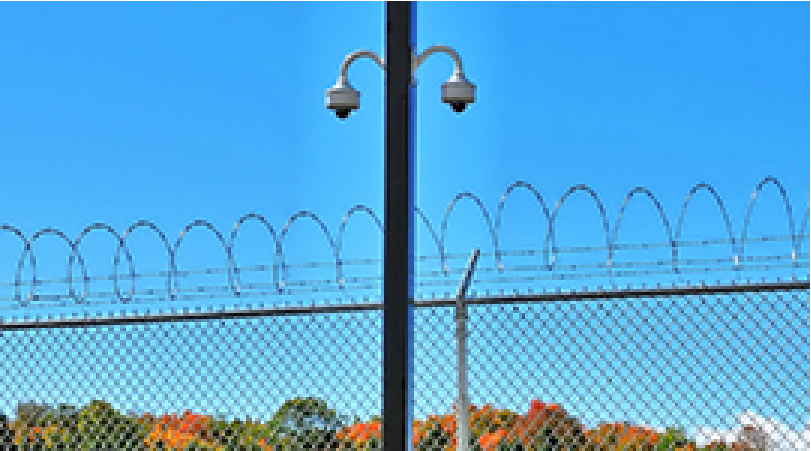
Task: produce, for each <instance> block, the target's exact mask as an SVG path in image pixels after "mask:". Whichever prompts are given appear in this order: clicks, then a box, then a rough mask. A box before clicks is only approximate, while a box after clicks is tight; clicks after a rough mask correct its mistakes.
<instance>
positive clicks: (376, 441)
mask: <svg viewBox="0 0 811 451" xmlns="http://www.w3.org/2000/svg"><path fill="white" fill-rule="evenodd" d="M382 437H383V423H381V422H380V421H379V420H377V421H371V422H369V423H357V424H354V425H352V426H349V427H346V428H343V429H341V430H340V431H338V439H340V440H345V441H349V442H351V443H353V444H354V445H355V447H357V449H362V450H368V449H375V448H380V447H381V446H380V445H382V443H383V440H382Z"/></svg>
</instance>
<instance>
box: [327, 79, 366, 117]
mask: <svg viewBox="0 0 811 451" xmlns="http://www.w3.org/2000/svg"><path fill="white" fill-rule="evenodd" d="M326 100H327V108H329V109H331V110H333V111H334V112H335V115H336V116H338V119H346V118H347V117H349V114H350V113H351V112H352V111H353V110H357V109H358V108H360V92H359V91H358V90H356V89H355V88H353V87H352V85H350V84H349V81H347V79H346V77H343V76H342V77H340V78H339V79H338V82H337V83H335V86H333V87H332V88H330V89H328V90H327V98H326Z"/></svg>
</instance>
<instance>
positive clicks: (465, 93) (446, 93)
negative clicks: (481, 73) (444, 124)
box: [442, 72, 476, 113]
mask: <svg viewBox="0 0 811 451" xmlns="http://www.w3.org/2000/svg"><path fill="white" fill-rule="evenodd" d="M442 101H443V102H444V103H448V104H450V106H451V108H453V111H455V112H457V113H461V112H463V111H465V109H466V108H467V106H468V105H469V104H471V103H473V102H475V101H476V85H474V84H473V83H471V82H470V81H469V80H468V79H467V78H465V74H463V73H461V72H456V73H454V74H453V76H452V77H451V78H450V79H449V80H448V81H447V82H445V83H443V84H442Z"/></svg>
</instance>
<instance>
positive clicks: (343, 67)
mask: <svg viewBox="0 0 811 451" xmlns="http://www.w3.org/2000/svg"><path fill="white" fill-rule="evenodd" d="M364 56H365V57H367V58H371V59H373V60H375V62H376V63H377V65H378V66H380V68H381V69H383V70H386V62H385V61H383V58H381V57H379V56H378V55H377V53H375V52H373V51H371V50H357V51H354V52H352V54H350V55H349V56H347V57H346V59H345V60H344V63H343V64H341V78H343V79H346V78H347V76H346V72H347V71H348V70H349V65H350V64H352V63H353V62H354V61H355V60H356V59H358V58H361V57H364Z"/></svg>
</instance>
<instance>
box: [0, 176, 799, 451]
mask: <svg viewBox="0 0 811 451" xmlns="http://www.w3.org/2000/svg"><path fill="white" fill-rule="evenodd" d="M762 185H763V184H762V183H761V185H760V186H759V187H758V189H760V188H761V187H762ZM693 191H696V190H695V189H694V190H693ZM692 194H693V192H691V195H692ZM567 195H568V193H567ZM629 198H630V196H629ZM503 200H504V199H503V198H502V202H501V203H500V204H499V215H498V216H497V217H496V222H495V227H494V228H493V230H494V231H495V232H496V239H495V240H494V244H493V249H492V252H491V251H486V252H483V253H482V254H481V255H482V259H481V260H482V263H481V264H480V265H479V266H478V267H477V269H476V271H475V274H474V277H473V282H472V285H471V286H470V293H469V295H468V297H467V298H466V299H465V303H466V305H467V308H466V310H467V317H468V319H467V322H466V324H467V326H466V327H467V332H468V334H467V337H466V340H467V341H466V347H467V353H466V356H465V357H466V361H467V365H466V368H464V370H465V371H466V374H467V382H468V383H467V387H466V388H467V393H468V396H469V400H470V405H469V406H468V409H469V424H468V426H469V439H470V442H469V443H467V444H465V443H459V434H458V432H457V431H458V424H457V418H458V414H459V409H458V407H459V404H458V403H457V401H458V398H457V394H458V389H459V387H458V382H459V379H458V375H459V370H460V368H459V367H458V363H457V362H458V358H459V355H458V349H457V341H456V339H457V337H456V336H455V333H456V330H457V329H456V326H457V325H456V307H455V305H456V299H454V297H453V295H452V294H451V290H453V289H454V288H455V287H456V286H458V284H459V282H460V280H461V278H462V276H463V274H464V272H465V266H464V262H465V261H466V260H467V257H468V255H469V254H455V253H453V252H451V249H449V248H447V247H446V245H445V244H444V243H445V234H446V233H445V232H446V225H447V217H448V215H449V213H450V208H449V211H448V212H447V213H446V217H445V221H443V225H442V227H441V229H434V228H432V226H431V225H430V224H429V223H428V225H427V229H428V230H429V231H430V232H431V234H432V236H433V237H434V238H435V239H436V240H435V241H436V243H437V250H438V251H439V252H438V253H437V254H432V255H421V256H418V257H417V258H416V259H415V260H416V262H415V271H416V274H415V293H416V296H417V297H416V298H415V299H414V306H415V308H414V328H413V340H414V355H413V362H414V363H413V364H414V368H413V372H414V373H413V375H414V377H413V379H414V387H413V393H414V408H413V410H414V416H415V422H414V424H413V435H414V437H413V442H412V446H413V449H414V450H415V451H551V450H583V451H585V450H618V451H619V450H651V451H653V450H656V451H660V450H661V451H664V450H672V451H676V450H702V451H703V450H706V451H709V450H714V451H717V450H722V449H723V450H732V449H735V450H758V451H761V450H762V451H766V450H768V451H789V450H791V451H794V450H809V449H811V441H809V414H810V413H811V406H809V398H811V390H810V387H809V380H811V374H809V360H810V358H811V357H810V356H809V349H810V348H811V346H810V342H809V340H810V337H809V332H810V328H809V312H810V310H809V296H808V295H809V278H808V271H809V254H808V246H807V242H808V233H807V232H808V231H807V229H808V226H807V224H808V214H807V213H806V215H805V218H804V220H803V221H802V222H801V224H800V233H799V235H795V234H794V233H795V229H794V224H793V222H792V223H791V230H790V231H791V234H790V235H772V236H746V232H745V229H746V227H744V232H743V233H742V234H741V237H740V238H736V237H734V236H733V237H726V238H719V239H713V240H684V239H681V238H680V235H679V233H680V230H681V218H680V220H679V227H678V228H677V230H676V234H675V235H673V234H671V238H673V237H675V238H674V239H671V240H670V241H668V242H662V243H647V244H628V243H625V244H623V243H621V242H618V241H617V238H616V237H617V233H616V231H617V229H618V226H617V227H615V229H614V234H613V235H610V234H608V233H607V236H609V239H608V240H607V243H606V245H605V246H599V245H598V246H580V247H576V246H575V247H571V246H570V247H567V246H563V245H560V244H555V242H554V241H552V240H548V243H549V245H548V246H547V247H546V248H543V249H512V250H511V249H506V248H504V246H503V242H502V244H501V245H499V244H498V237H497V232H498V230H499V227H500V215H501V210H502V207H503ZM753 201H754V197H753ZM455 202H456V200H455V201H454V203H455ZM626 204H627V199H626ZM686 204H687V202H685V206H686ZM657 205H658V204H657ZM751 205H752V204H751V203H750V208H749V210H748V213H747V218H748V214H749V213H751ZM559 206H560V203H559V204H558V207H559ZM558 207H556V209H555V212H557V208H558ZM623 208H624V207H623ZM682 210H684V207H683V209H682ZM353 211H364V212H366V213H367V214H371V215H373V213H372V212H370V211H368V210H363V209H360V208H355V209H353ZM547 213H548V212H547ZM554 214H556V213H553V214H552V217H553V218H554ZM255 216H256V215H254V217H248V218H247V219H251V218H254V219H255ZM301 217H304V215H302V216H301ZM348 217H349V215H347V218H348ZM419 217H420V218H422V219H423V220H424V221H427V220H426V218H425V216H424V214H422V213H421V212H420V216H419ZM725 217H726V214H725ZM347 218H345V219H344V222H343V223H342V226H341V232H340V233H339V234H338V238H337V239H332V238H331V237H330V235H329V233H328V231H327V230H326V229H325V228H324V227H325V226H323V223H320V224H321V226H322V228H324V231H325V233H326V235H327V238H328V241H329V242H330V243H333V244H334V246H335V249H336V252H335V255H336V256H340V255H341V253H340V247H341V245H342V244H341V243H342V241H341V237H342V236H343V235H342V233H343V229H344V226H345V225H346V223H347ZM247 219H245V218H243V220H241V221H240V224H242V222H244V220H247ZM485 219H487V221H489V217H488V216H487V215H486V214H485ZM292 222H293V221H292V220H291V221H289V222H288V224H287V226H285V228H284V230H283V232H282V233H281V236H282V238H283V237H284V234H285V233H286V231H287V230H288V229H289V226H290V224H291V223H292ZM728 222H729V221H728V218H727V223H728ZM377 223H378V225H379V221H377ZM139 224H141V225H143V226H144V227H146V225H145V223H139ZM195 224H196V225H197V226H201V227H202V226H205V227H208V228H211V227H213V226H211V225H210V224H207V223H206V224H207V225H206V224H203V223H202V222H199V221H198V222H196V223H195ZM266 225H267V224H266ZM665 225H666V226H667V221H666V220H665ZM4 227H5V228H4V230H6V231H8V230H11V229H12V228H10V227H9V226H4ZM268 227H269V226H268ZM190 228H191V227H187V228H186V231H185V232H184V234H185V233H186V232H188V231H189V230H190ZM550 229H551V226H550ZM14 230H15V231H16V229H14ZM132 230H133V227H130V230H129V231H132ZM153 230H157V229H154V228H153ZM236 230H237V229H236V228H235V232H234V234H232V237H231V238H232V239H231V241H230V244H228V243H229V242H228V241H227V239H226V238H225V236H224V235H222V234H219V233H217V236H219V237H220V241H222V242H223V243H225V245H226V247H225V248H226V250H227V254H228V255H229V258H231V257H232V256H233V255H234V253H233V252H232V248H231V246H233V243H234V240H233V238H235V235H236ZM436 230H440V232H441V233H435V232H436ZM606 230H608V229H606ZM129 231H128V232H127V233H129ZM271 231H272V230H271ZM15 233H16V234H17V236H19V237H20V239H22V240H23V242H24V243H25V244H24V245H23V248H24V253H23V255H22V257H21V258H20V260H19V264H17V263H16V261H15V266H14V268H15V270H16V276H15V279H14V281H13V282H7V281H6V282H3V283H0V295H2V299H0V300H2V301H3V302H2V303H3V305H4V308H6V309H8V308H11V309H14V310H13V311H14V312H15V313H18V314H20V316H23V318H18V317H17V316H14V317H8V316H6V317H4V318H3V321H2V323H0V329H1V330H2V337H1V338H0V344H2V346H3V359H2V360H0V378H2V392H0V393H2V395H0V408H2V410H3V414H2V417H0V450H20V451H21V450H45V449H54V450H56V449H62V450H86V449H103V450H144V451H146V450H160V449H162V450H202V449H209V450H263V451H264V450H274V451H283V450H285V451H286V450H290V451H293V450H295V451H299V450H306V449H310V450H312V449H324V450H340V449H345V450H352V451H361V450H369V451H371V450H374V449H381V448H382V447H383V437H382V422H381V419H382V417H381V415H382V414H383V408H382V407H383V405H382V404H383V391H382V390H383V377H382V376H383V374H382V373H383V354H382V350H383V343H382V337H383V304H382V298H381V293H382V278H381V271H380V269H381V268H380V267H381V266H382V265H381V263H382V262H381V260H380V259H379V258H378V259H375V258H370V259H346V258H339V257H336V260H335V261H332V262H329V261H328V262H305V263H301V264H296V263H293V262H291V261H289V258H288V257H289V256H288V257H285V256H284V254H283V253H282V252H281V250H282V247H281V244H280V243H281V242H280V241H278V242H277V249H278V250H279V252H278V253H277V255H276V256H275V257H274V258H275V260H274V261H273V262H271V263H269V264H266V265H256V266H239V265H237V261H236V259H235V258H234V259H232V260H229V265H228V267H226V268H216V267H211V268H205V270H201V271H196V272H195V271H180V270H179V269H178V268H177V267H175V266H174V265H175V257H176V251H177V247H178V245H179V243H180V239H178V240H177V242H176V243H175V246H174V247H172V246H171V243H170V242H169V241H168V240H167V239H165V236H164V235H163V234H162V232H160V233H159V235H160V236H161V237H163V242H165V243H166V248H167V255H168V260H167V262H168V264H167V263H166V262H162V263H161V264H162V265H165V266H164V267H165V268H166V270H160V271H156V272H153V273H137V274H136V273H135V269H134V268H135V265H134V263H133V260H132V259H130V260H129V265H130V266H128V267H127V268H129V269H122V271H119V272H116V273H115V274H112V275H103V276H93V275H88V274H86V273H82V271H80V268H79V267H78V266H76V265H77V264H78V263H77V262H78V261H79V260H81V259H80V258H79V257H80V255H79V254H78V253H76V252H74V253H71V254H70V256H71V260H72V262H69V263H68V267H69V268H70V265H74V269H75V271H73V272H71V270H68V274H67V276H66V277H64V278H52V279H48V278H43V277H41V276H39V277H38V276H37V275H36V271H35V269H34V268H33V267H31V268H30V269H25V268H28V266H26V265H28V263H26V262H27V261H28V260H29V259H33V251H31V249H33V247H32V243H33V241H34V239H33V238H32V239H30V240H29V239H26V238H25V237H24V236H23V235H22V234H21V232H19V231H16V232H15ZM112 233H113V234H115V233H114V231H113V232H112ZM668 233H669V234H670V230H669V226H668ZM83 235H84V232H83ZM36 236H39V234H38V235H36ZM611 236H613V238H611ZM123 237H124V238H126V234H125V235H124V236H123ZM63 238H65V239H67V238H66V237H64V236H63ZM119 238H121V237H119ZM124 238H121V240H120V241H119V243H121V244H123V243H124ZM274 239H275V235H274ZM68 241H69V242H70V243H69V244H70V246H69V247H71V248H72V249H74V251H75V250H77V249H78V246H79V241H80V240H77V241H76V242H71V241H70V240H69V239H68ZM744 245H746V252H745V253H744V252H743V251H744ZM766 245H769V246H771V245H774V246H777V247H774V246H772V247H763V246H766ZM758 246H761V247H758ZM780 246H782V247H780ZM713 249H714V250H713ZM718 249H721V251H720V252H718ZM775 249H778V251H775ZM780 249H782V250H780ZM785 249H789V250H790V252H786V251H785ZM125 251H126V252H125ZM127 252H128V251H127V250H126V248H125V247H124V246H122V247H120V248H119V256H118V257H121V256H122V255H124V254H126V253H127ZM634 252H637V253H634ZM639 252H642V253H641V254H640V253H639ZM674 256H675V257H674ZM118 257H117V258H118ZM116 262H117V263H121V264H120V265H119V266H121V268H125V266H126V265H124V263H122V262H125V259H124V258H123V257H121V259H120V260H116ZM31 266H33V265H31ZM116 267H118V266H116ZM24 269H25V270H24ZM26 271H30V272H31V277H28V276H27V275H26ZM319 271H320V272H319ZM305 273H306V274H307V277H304V276H302V274H305ZM758 276H770V277H768V280H767V278H759V277H758ZM775 276H779V277H775ZM150 279H151V280H152V281H153V282H152V283H151V284H149V283H147V282H148V281H149V280H150ZM215 279H216V280H215ZM29 280H30V282H29ZM212 281H214V283H211V282H212ZM60 284H61V285H60ZM83 284H84V285H83ZM94 284H95V285H94ZM60 286H61V288H59V287H60ZM46 287H50V288H47V290H46ZM45 291H47V292H48V293H47V294H46V293H45ZM94 299H95V300H97V301H99V302H98V306H99V310H100V312H101V313H97V314H96V315H95V316H93V315H91V314H90V313H87V312H85V313H83V314H76V313H73V315H72V316H71V315H68V314H67V313H65V314H64V315H60V316H59V317H58V318H57V317H55V316H54V315H52V314H50V313H49V315H48V317H47V318H46V317H45V315H41V316H38V315H35V313H36V308H40V307H43V306H44V305H46V304H48V303H49V302H51V304H50V308H64V307H67V306H69V305H79V306H80V307H83V308H87V307H90V306H92V305H94V303H93V302H92V301H93V300H94ZM235 299H236V300H239V301H241V302H248V301H251V300H259V301H261V305H258V306H257V305H256V304H253V305H251V306H248V307H247V308H246V306H245V305H239V306H237V305H235V306H234V307H233V308H226V307H224V306H222V305H217V306H213V305H212V304H208V302H209V301H211V302H213V301H227V300H235ZM150 302H151V304H150ZM116 303H118V305H123V306H124V307H126V308H127V309H130V308H135V307H137V306H144V305H147V310H146V312H144V311H143V309H141V311H139V312H132V313H131V314H129V313H127V312H120V314H115V312H114V311H112V310H110V309H109V308H108V310H110V311H108V313H107V314H106V315H105V314H104V311H103V310H104V307H105V306H110V305H113V304H116ZM12 304H14V305H12ZM158 307H160V311H158V312H153V311H151V310H152V309H158ZM51 312H53V310H51ZM31 315H33V316H34V318H31V317H30V316H31Z"/></svg>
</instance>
